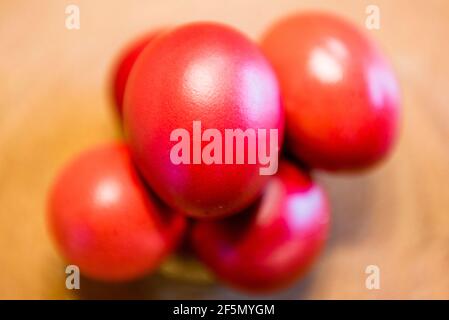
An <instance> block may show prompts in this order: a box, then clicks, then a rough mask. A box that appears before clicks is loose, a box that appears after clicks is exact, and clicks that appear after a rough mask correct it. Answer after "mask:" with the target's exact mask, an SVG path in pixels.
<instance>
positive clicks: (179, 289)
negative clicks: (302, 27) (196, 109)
mask: <svg viewBox="0 0 449 320" xmlns="http://www.w3.org/2000/svg"><path fill="white" fill-rule="evenodd" d="M70 4H75V5H78V6H79V8H80V22H81V24H80V26H81V28H80V29H79V30H68V29H67V28H66V27H65V19H66V17H67V15H66V13H65V8H66V7H67V6H68V5H70ZM370 4H374V5H377V6H378V7H379V9H380V14H381V16H380V17H381V20H380V29H379V30H367V32H368V33H370V34H371V36H372V37H374V38H375V39H376V40H377V41H378V42H379V43H380V45H381V47H383V49H384V50H385V52H386V53H387V55H388V56H389V57H390V60H391V61H392V63H393V65H394V67H395V69H396V71H397V74H398V78H399V81H400V84H401V89H402V94H403V108H404V117H403V127H402V135H401V139H400V141H399V143H398V145H397V147H396V149H395V151H394V152H393V154H392V156H391V157H390V158H389V159H388V160H387V161H386V162H384V163H383V164H382V165H381V166H379V167H378V168H376V169H375V170H373V171H369V172H367V173H363V174H361V175H339V176H329V175H327V174H324V173H318V174H317V177H318V180H319V181H320V182H321V183H322V184H323V185H325V186H326V187H328V190H329V194H330V199H331V204H332V211H333V212H332V213H333V221H332V230H331V236H330V239H329V242H328V244H327V246H326V248H325V250H324V252H323V254H322V256H321V258H320V259H319V260H318V262H317V263H316V264H315V266H314V267H313V269H312V270H311V272H310V273H309V274H308V275H307V276H306V277H305V278H304V279H303V280H301V281H299V282H298V283H297V284H296V285H294V286H293V287H292V288H290V289H287V290H286V291H282V292H280V293H277V294H273V295H266V296H247V295H243V294H240V293H238V292H236V291H233V290H231V289H227V288H224V287H222V286H221V285H219V284H218V283H215V282H214V281H210V280H208V277H206V276H200V277H198V276H197V278H201V279H202V280H201V281H195V282H192V281H189V280H188V279H186V277H181V278H178V277H177V275H176V273H178V272H179V270H173V268H174V266H175V267H176V264H175V265H173V264H170V263H169V265H166V266H165V267H164V270H165V271H164V272H159V273H158V274H156V275H153V276H150V277H148V278H145V279H142V280H141V281H137V282H134V283H130V284H124V285H105V284H101V283H97V282H93V281H89V280H87V279H82V280H81V289H80V290H71V291H70V290H67V289H66V288H65V277H66V274H65V266H66V263H65V262H64V261H62V260H61V258H60V256H59V255H58V254H57V252H56V251H55V249H54V246H53V245H52V242H51V240H50V238H49V236H48V233H47V230H46V226H45V206H46V196H47V191H48V188H49V185H50V184H51V182H52V180H53V178H54V177H55V175H56V174H57V172H58V170H59V169H60V168H61V166H62V165H64V164H65V163H66V162H67V161H68V160H69V159H70V158H71V157H73V156H74V155H75V154H77V153H78V152H79V151H81V150H83V149H85V148H87V147H89V146H93V145H95V144H97V143H100V142H105V141H110V140H112V139H117V138H120V137H121V131H120V127H119V125H118V123H117V118H116V115H115V113H114V110H113V106H112V98H111V95H110V94H111V92H110V88H109V83H110V76H111V71H112V70H111V68H112V66H113V64H114V62H115V59H116V58H117V55H118V54H119V53H120V50H121V49H122V48H123V46H124V45H126V44H127V43H128V42H129V41H131V40H133V39H134V38H135V37H138V36H139V35H141V34H143V33H145V32H146V31H148V30H151V29H152V28H154V27H158V26H166V25H174V24H179V23H182V22H187V21H194V20H212V21H220V22H225V23H228V24H231V25H233V26H235V27H236V28H238V29H240V30H242V31H243V32H245V33H246V34H247V35H249V36H250V37H251V38H253V39H254V40H257V39H258V38H259V37H260V35H261V34H262V32H263V31H264V30H265V29H266V28H267V27H268V26H269V25H270V24H271V23H272V22H273V21H275V20H277V19H278V18H280V17H281V16H283V15H285V14H289V13H291V12H294V11H298V10H304V9H323V10H328V11H331V12H334V13H337V14H341V15H343V16H345V17H347V18H349V19H350V20H351V21H353V22H354V23H355V24H358V25H359V26H360V27H361V28H363V27H364V25H365V19H366V17H367V14H366V12H365V10H366V7H367V6H368V5H370ZM448 37H449V2H448V1H445V0H440V1H435V0H432V1H431V0H416V1H405V0H394V1H386V0H385V1H381V0H376V1H358V0H353V1H349V0H346V1H306V0H301V1H299V0H246V1H242V0H228V1H215V0H208V1H201V0H183V1H179V0H164V1H154V0H149V1H134V0H133V1H114V2H112V1H94V0H89V1H87V0H86V1H81V0H73V1H65V0H58V1H56V0H54V1H52V0H46V1H37V0H33V1H32V0H27V1H25V0H15V1H12V0H10V1H7V0H2V1H0V52H1V58H0V250H1V254H0V298H3V299H6V298H8V299H10V298H13V299H17V298H20V299H37V298H44V299H77V298H151V299H156V298H174V299H175V298H191V299H201V298H212V299H214V298H288V299H314V298H323V299H334V298H343V299H345V298H357V299H366V298H394V299H396V298H444V299H448V298H449V273H448V270H449V61H448V56H449V41H448ZM368 265H377V266H379V268H380V289H378V290H368V289H367V288H366V286H365V279H366V277H367V274H366V273H365V269H366V267H367V266H368ZM186 268H187V267H186ZM188 268H190V265H189V267H188ZM175 269H176V268H175ZM178 269H179V266H178ZM194 269H195V268H194ZM167 270H168V271H169V272H167ZM183 272H184V271H183Z"/></svg>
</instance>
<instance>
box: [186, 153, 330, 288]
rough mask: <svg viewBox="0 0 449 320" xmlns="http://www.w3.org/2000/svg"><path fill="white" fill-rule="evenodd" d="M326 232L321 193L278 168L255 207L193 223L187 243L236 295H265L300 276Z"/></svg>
mask: <svg viewBox="0 0 449 320" xmlns="http://www.w3.org/2000/svg"><path fill="white" fill-rule="evenodd" d="M328 226H329V207H328V202H327V197H326V195H325V194H324V191H323V190H322V189H321V188H320V187H319V186H318V185H317V184H315V183H314V182H313V181H312V180H311V178H310V177H309V176H308V175H307V174H305V173H303V172H301V171H300V170H299V169H297V168H295V167H293V166H292V165H291V164H289V163H287V162H283V163H281V166H280V169H279V172H278V174H277V175H276V176H274V177H272V178H271V180H270V182H269V183H268V185H267V186H266V188H265V191H264V193H263V196H262V198H261V200H260V201H259V202H258V203H257V204H255V205H253V207H252V208H250V209H248V210H246V211H245V212H244V213H242V214H239V215H236V216H232V217H229V218H226V219H224V220H220V221H209V220H201V221H198V222H197V223H196V224H195V225H194V226H193V230H192V237H191V239H192V246H193V248H194V250H195V251H196V253H197V255H198V257H199V258H200V260H201V261H203V262H204V263H205V264H206V266H208V267H209V268H210V269H211V270H212V271H213V272H214V273H215V274H216V276H217V277H218V278H219V279H221V280H223V281H224V282H226V283H228V284H229V285H231V286H233V287H236V288H239V289H241V290H245V291H251V292H267V291H272V290H275V289H280V288H283V287H285V286H287V285H290V284H292V283H293V282H294V281H295V280H296V279H298V278H299V277H301V276H303V275H304V274H305V272H306V271H307V270H308V268H309V267H310V266H311V264H312V263H313V262H314V260H315V259H316V258H317V256H318V253H319V252H320V251H321V249H322V246H323V244H324V242H325V239H326V237H327V233H328Z"/></svg>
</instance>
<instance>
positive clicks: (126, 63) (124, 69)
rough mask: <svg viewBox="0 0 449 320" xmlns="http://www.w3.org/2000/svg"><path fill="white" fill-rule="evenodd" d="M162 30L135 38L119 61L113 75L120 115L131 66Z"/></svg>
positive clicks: (116, 103) (113, 88) (115, 99)
mask: <svg viewBox="0 0 449 320" xmlns="http://www.w3.org/2000/svg"><path fill="white" fill-rule="evenodd" d="M161 32H162V31H161V30H156V31H153V32H150V33H148V34H146V35H145V36H143V37H141V38H139V39H137V40H135V41H134V42H133V43H131V44H130V45H129V46H128V47H127V48H126V50H124V51H123V52H122V54H121V56H120V57H119V59H118V61H117V65H116V66H115V68H114V73H113V77H112V80H113V83H112V91H113V94H114V101H115V106H116V108H117V111H118V113H119V115H120V116H121V115H122V113H123V97H124V95H125V86H126V82H127V81H128V77H129V74H130V73H131V68H132V67H133V65H134V62H136V59H137V57H138V56H139V54H140V53H141V52H142V50H143V49H144V48H145V47H146V46H147V44H149V43H150V42H151V41H152V40H153V39H154V38H156V36H158V35H159V34H160V33H161Z"/></svg>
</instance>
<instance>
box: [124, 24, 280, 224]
mask: <svg viewBox="0 0 449 320" xmlns="http://www.w3.org/2000/svg"><path fill="white" fill-rule="evenodd" d="M124 111H125V114H124V116H125V117H124V124H125V130H126V132H127V135H128V138H129V142H130V145H131V148H132V151H133V155H134V157H135V160H136V162H137V165H138V166H139V169H140V170H141V172H142V174H143V176H144V177H145V179H146V180H147V181H148V183H149V185H150V186H151V187H152V189H153V190H154V191H155V192H156V193H157V194H158V195H159V196H160V197H161V198H162V199H163V200H164V201H165V202H167V203H168V204H170V205H172V206H174V207H176V208H179V209H181V210H183V211H184V212H185V213H186V214H188V215H191V216H195V217H219V216H224V215H228V214H232V213H234V212H237V211H239V210H241V209H242V208H244V207H246V206H248V205H249V204H250V203H251V202H252V201H254V199H255V198H256V197H257V196H258V195H259V193H260V190H261V189H262V187H263V186H264V185H265V183H266V181H267V178H268V176H266V175H261V174H260V169H261V168H262V167H264V165H262V164H261V163H260V162H257V163H249V161H248V160H247V157H246V156H245V161H244V163H242V164H237V161H236V154H237V150H236V146H237V142H235V143H234V145H233V147H230V149H229V150H233V152H234V153H233V162H231V163H227V164H226V163H225V161H224V158H225V157H226V155H227V154H228V153H226V152H225V150H224V149H225V148H224V145H225V141H224V140H225V138H224V137H225V131H226V129H229V130H236V129H240V130H242V131H246V130H247V129H249V130H253V132H256V133H257V132H258V129H264V130H271V129H272V130H276V131H277V134H278V139H276V142H277V144H278V146H280V143H281V141H282V135H283V125H284V113H283V108H282V106H281V103H280V96H279V90H278V83H277V80H276V77H275V74H274V72H273V70H272V68H271V66H270V64H269V63H268V62H267V60H266V59H265V57H264V56H263V55H262V53H261V52H260V50H259V48H258V47H257V46H256V45H255V44H254V43H253V42H251V41H250V40H249V39H247V38H246V37H245V36H244V35H242V34H241V33H240V32H237V31H236V30H234V29H231V28H230V27H227V26H224V25H220V24H215V23H192V24H188V25H184V26H181V27H178V28H176V29H174V30H172V31H170V32H166V33H164V34H163V35H162V36H160V37H158V38H157V39H156V40H154V42H152V44H151V45H150V46H148V47H147V48H146V49H145V50H144V51H143V52H142V54H141V55H140V56H139V58H138V59H137V61H136V65H135V67H134V68H133V70H132V72H131V76H130V79H129V83H128V85H127V88H126V93H125V110H124ZM194 122H197V123H199V122H200V123H201V128H202V129H201V130H200V131H199V132H202V133H204V132H205V131H206V130H209V129H211V130H216V132H218V133H219V134H220V135H221V137H222V138H223V139H222V140H218V138H217V140H216V141H217V142H221V143H222V146H223V148H221V149H220V156H219V159H220V161H222V163H221V164H218V160H217V162H215V163H212V164H209V163H206V162H205V161H204V159H203V160H201V159H202V158H201V155H200V158H199V162H197V163H195V160H194V157H195V151H193V150H194V147H195V146H194V145H195V144H196V143H198V142H199V145H200V146H201V148H205V146H207V145H208V142H205V141H201V138H199V139H196V138H195V132H194V131H195V130H194V129H193V127H194ZM178 129H181V130H184V131H185V132H186V133H187V134H188V135H189V139H190V140H189V141H190V144H189V145H190V147H189V150H190V151H189V153H190V156H189V161H190V162H189V163H187V164H186V163H180V164H175V163H174V162H173V160H172V158H171V151H173V148H174V146H175V145H177V144H178V142H179V141H176V140H175V141H171V139H170V138H171V134H172V133H173V132H174V130H178ZM268 136H269V135H268V134H267V135H266V139H263V140H264V141H268ZM270 136H272V137H273V136H274V135H270ZM258 137H261V136H259V135H257V136H256V138H255V139H256V140H252V141H255V144H256V145H257V144H258V143H259V142H261V141H262V139H261V138H258ZM209 141H211V142H212V141H215V138H214V139H210V140H209ZM270 145H271V144H270ZM273 145H274V143H273ZM239 149H241V148H239ZM250 149H251V150H253V149H252V148H251V147H250V144H249V143H247V145H246V149H245V150H243V151H242V150H240V151H242V152H246V154H247V153H248V152H249V151H250ZM202 150H203V149H202ZM217 150H218V149H217ZM253 151H254V150H253ZM203 152H204V150H203ZM277 152H278V150H276V154H277ZM274 153H275V152H273V153H271V154H274ZM201 154H204V153H201ZM218 154H219V153H218V152H217V155H218ZM225 154H226V155H225ZM231 154H232V153H231ZM203 158H204V157H203Z"/></svg>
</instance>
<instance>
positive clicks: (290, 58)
mask: <svg viewBox="0 0 449 320" xmlns="http://www.w3.org/2000/svg"><path fill="white" fill-rule="evenodd" d="M261 47H262V50H263V51H264V53H265V54H266V56H267V57H268V59H269V60H270V61H271V63H272V64H273V67H274V69H275V71H276V73H277V76H278V79H279V82H280V87H281V92H282V96H283V100H284V104H285V109H286V121H287V122H286V130H287V131H286V141H287V146H288V151H289V152H291V153H292V154H293V155H295V156H296V157H297V158H298V159H300V160H302V161H304V162H305V163H307V164H308V165H309V166H311V167H316V168H322V169H327V170H356V169H363V168H366V167H369V166H371V165H373V164H375V163H377V162H379V161H380V160H381V159H383V158H384V157H385V156H386V155H387V154H388V152H389V151H390V150H391V149H392V146H393V144H394V142H395V140H396V137H397V135H398V122H399V117H400V97H399V89H398V84H397V81H396V78H395V76H394V73H393V70H392V68H391V66H390V64H389V63H388V61H387V60H386V58H385V56H384V55H383V54H382V52H381V51H380V49H379V48H378V47H377V45H376V44H375V43H374V42H373V41H372V40H371V39H370V38H369V37H368V35H367V34H365V33H363V32H362V31H361V30H359V29H358V28H357V27H356V26H354V25H352V24H351V23H349V22H347V21H345V20H343V19H342V18H339V17H336V16H333V15H330V14H325V13H314V12H310V13H302V14H297V15H294V16H291V17H288V18H285V19H282V20H281V21H279V22H278V23H276V24H275V25H274V26H272V27H271V28H270V29H269V30H268V32H267V33H266V34H265V36H264V37H263V39H262V41H261Z"/></svg>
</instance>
